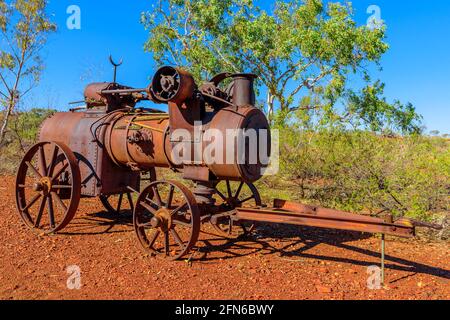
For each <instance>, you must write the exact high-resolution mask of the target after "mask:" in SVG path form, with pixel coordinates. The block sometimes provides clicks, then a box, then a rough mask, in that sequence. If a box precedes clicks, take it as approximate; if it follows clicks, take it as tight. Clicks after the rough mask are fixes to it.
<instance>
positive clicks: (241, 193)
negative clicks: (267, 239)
mask: <svg viewBox="0 0 450 320" xmlns="http://www.w3.org/2000/svg"><path fill="white" fill-rule="evenodd" d="M216 195H217V196H216V198H218V200H219V201H221V202H222V203H223V204H222V206H224V207H225V211H232V210H234V209H236V208H239V207H259V206H261V205H262V202H261V197H260V195H259V192H258V189H256V187H255V186H254V185H253V184H252V183H246V182H242V181H240V182H230V181H229V180H225V181H221V182H219V183H218V184H217V186H216ZM211 225H212V226H213V227H214V229H215V230H216V231H217V232H218V233H219V235H221V236H223V237H225V238H230V239H235V238H238V237H240V236H242V235H244V234H248V233H250V232H251V231H252V230H253V229H254V224H253V223H247V222H239V223H238V224H237V225H236V222H235V221H234V220H233V219H232V218H231V216H222V217H220V218H218V219H216V220H215V223H212V222H211Z"/></svg>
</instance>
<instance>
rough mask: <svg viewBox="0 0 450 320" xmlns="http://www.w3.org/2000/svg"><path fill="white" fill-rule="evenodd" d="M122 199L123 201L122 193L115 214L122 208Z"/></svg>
mask: <svg viewBox="0 0 450 320" xmlns="http://www.w3.org/2000/svg"><path fill="white" fill-rule="evenodd" d="M122 199H123V193H121V194H120V195H119V202H118V203H117V209H116V211H117V212H120V208H121V207H122Z"/></svg>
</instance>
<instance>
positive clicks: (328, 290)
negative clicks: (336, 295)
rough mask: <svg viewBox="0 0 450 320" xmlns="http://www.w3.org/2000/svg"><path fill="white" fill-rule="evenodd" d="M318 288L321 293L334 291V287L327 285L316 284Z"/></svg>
mask: <svg viewBox="0 0 450 320" xmlns="http://www.w3.org/2000/svg"><path fill="white" fill-rule="evenodd" d="M316 290H317V292H319V293H331V292H332V291H333V289H331V288H330V287H326V286H316Z"/></svg>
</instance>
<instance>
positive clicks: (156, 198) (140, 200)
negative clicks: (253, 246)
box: [16, 67, 423, 259]
mask: <svg viewBox="0 0 450 320" xmlns="http://www.w3.org/2000/svg"><path fill="white" fill-rule="evenodd" d="M254 79H255V76H254V75H252V74H230V73H222V74H219V75H217V76H215V77H214V78H213V79H211V80H210V81H209V82H207V83H204V84H202V85H201V86H197V84H196V83H195V81H194V79H193V77H192V76H191V75H190V74H189V73H188V72H186V71H184V70H182V69H178V68H173V67H162V68H161V69H159V70H158V71H157V72H156V74H155V76H154V78H153V81H152V83H151V85H150V86H149V87H147V88H141V89H134V88H130V87H127V86H122V85H119V84H117V83H116V81H115V79H114V81H113V82H111V83H94V84H90V85H88V86H87V88H86V90H85V104H86V107H85V108H83V109H73V110H70V111H68V112H59V113H55V114H54V115H52V116H51V117H49V118H48V119H47V120H45V121H44V123H43V124H42V126H41V129H40V135H39V141H40V142H39V143H37V144H36V145H35V146H33V147H32V148H31V149H30V150H29V151H28V153H27V154H26V155H25V157H24V159H23V161H22V163H21V164H20V166H19V170H18V174H17V181H16V200H17V208H18V211H19V213H20V216H21V218H22V219H23V221H24V222H25V224H26V225H27V226H29V227H30V228H31V229H33V230H36V231H38V232H39V233H44V234H52V233H57V232H58V231H61V230H62V229H63V228H65V227H66V226H67V225H68V224H69V222H70V221H71V220H72V219H73V218H74V216H75V213H76V211H77V208H78V205H79V202H80V199H81V198H89V197H98V198H100V200H101V202H102V203H103V205H104V206H105V208H106V209H107V210H109V211H111V212H113V213H119V212H120V211H121V209H123V208H124V207H125V202H128V207H129V208H130V209H131V210H133V212H134V214H133V225H134V229H135V232H136V235H137V238H138V239H139V242H140V244H141V245H142V246H143V247H144V248H145V250H147V251H148V252H150V253H151V254H152V255H159V256H162V257H165V258H169V259H179V258H181V257H184V256H186V255H187V254H188V253H189V252H190V251H191V250H192V248H193V247H194V246H195V244H196V242H197V240H198V237H199V233H200V229H201V225H202V224H204V223H210V224H211V225H212V226H213V227H214V230H215V231H216V232H217V233H218V234H219V235H221V236H223V237H225V238H235V237H238V236H240V235H242V234H245V233H248V232H251V230H252V228H253V224H254V223H255V222H271V223H284V224H293V225H306V226H314V227H321V228H334V229H343V230H354V231H362V232H370V233H380V234H383V235H384V234H390V235H395V236H401V237H412V236H414V234H415V227H416V226H418V225H423V224H420V223H418V222H415V221H411V220H408V219H404V218H403V219H399V220H397V221H394V220H393V219H392V217H391V216H387V217H386V218H385V219H380V218H374V217H369V216H362V215H356V214H351V213H346V212H340V211H336V210H331V209H324V208H319V207H314V206H307V205H302V204H298V203H292V202H288V201H283V200H275V201H274V203H273V206H271V207H268V206H265V205H263V204H262V202H261V198H260V195H259V193H258V190H257V189H256V187H255V186H254V185H253V183H254V182H255V181H257V180H259V179H260V178H261V177H262V172H263V171H264V164H263V163H262V161H260V159H259V156H258V158H257V161H255V162H252V161H249V159H250V156H251V154H250V153H249V151H248V150H249V149H250V148H247V147H248V146H246V148H245V149H244V151H243V152H238V151H236V150H223V151H224V152H223V153H224V154H229V153H231V154H232V157H231V160H232V161H222V162H217V163H209V162H207V161H205V159H203V155H202V154H198V152H197V153H196V150H198V149H197V147H198V146H199V144H201V145H202V147H207V146H208V144H209V143H210V142H208V141H206V140H205V139H202V138H201V136H202V134H204V132H205V130H207V129H214V130H216V131H218V132H221V133H222V134H223V135H224V136H225V137H227V130H229V129H234V130H243V131H245V130H249V129H254V130H255V132H262V130H268V129H269V124H268V121H267V119H266V117H265V115H264V113H263V112H262V111H261V110H259V109H258V108H256V107H255V92H254V88H253V84H254ZM146 100H148V101H153V102H155V103H160V104H167V109H168V112H167V113H166V112H161V111H159V110H156V109H148V108H141V107H139V106H138V105H137V103H138V102H140V101H146ZM196 124H201V128H202V130H201V131H200V133H199V135H200V138H198V137H197V138H195V137H196V135H195V133H194V131H195V130H196ZM178 129H182V130H184V131H185V132H188V133H191V134H192V135H191V137H194V138H190V139H183V138H180V137H175V136H174V135H173V133H174V131H175V130H178ZM227 138H229V137H227ZM241 138H242V139H245V138H244V137H241ZM229 139H239V137H236V136H233V137H231V138H229ZM257 139H258V146H262V145H267V146H268V145H270V143H271V141H270V139H271V138H270V135H259V134H258V136H257ZM179 144H182V145H183V146H184V147H185V148H184V149H183V150H191V151H192V152H191V153H190V156H189V157H186V155H184V157H183V159H184V160H183V161H182V163H180V162H179V161H176V160H175V159H173V152H172V151H173V149H174V148H175V147H176V146H177V145H179ZM247 144H248V143H247ZM244 145H245V143H244ZM224 148H225V149H226V147H224ZM258 148H259V147H257V149H258ZM268 150H270V148H268ZM241 160H242V161H241ZM155 168H168V169H171V170H173V171H175V172H179V173H180V174H181V175H182V177H183V179H185V180H189V181H191V182H190V183H189V185H190V187H187V185H185V184H182V183H180V182H178V181H166V180H158V178H157V176H156V170H155ZM141 186H143V187H142V188H141Z"/></svg>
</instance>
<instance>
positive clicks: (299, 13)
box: [142, 0, 417, 131]
mask: <svg viewBox="0 0 450 320" xmlns="http://www.w3.org/2000/svg"><path fill="white" fill-rule="evenodd" d="M257 2H258V1H256V0H245V1H240V0H225V1H223V0H169V1H164V0H158V1H157V2H156V4H154V5H153V7H152V10H150V11H148V12H145V13H143V14H142V23H143V24H144V25H145V27H146V28H147V30H148V32H149V38H148V41H147V42H146V44H145V50H146V51H149V52H151V53H152V54H153V57H154V59H155V60H156V61H157V62H158V63H159V64H172V65H179V66H183V67H185V68H187V69H188V70H189V71H190V72H192V73H193V75H194V77H195V78H196V80H197V81H203V80H207V79H210V78H211V77H212V76H213V75H214V74H215V73H218V72H222V71H231V72H242V71H245V72H251V73H255V74H257V75H258V76H259V81H258V82H257V87H258V88H257V89H259V90H258V92H263V91H264V92H267V94H268V99H267V110H268V111H269V115H270V116H271V117H272V116H273V114H274V113H273V111H274V110H275V108H276V107H278V109H280V110H281V113H279V114H278V115H277V116H278V117H279V118H280V117H281V116H284V117H287V116H288V115H289V114H290V113H291V112H293V111H295V110H298V109H305V108H306V109H308V110H309V109H315V110H321V111H322V112H321V113H320V116H319V114H316V117H313V118H311V119H310V121H313V120H314V121H316V123H317V124H319V125H320V124H326V123H330V122H342V123H344V124H348V122H349V121H350V120H349V116H348V114H349V113H351V114H352V118H357V117H359V119H360V120H361V119H362V120H364V121H361V122H360V124H359V125H360V126H362V127H368V128H370V129H380V128H381V127H382V125H383V124H381V125H380V123H379V122H378V120H380V119H383V120H384V119H385V120H387V121H389V122H390V124H391V125H392V127H395V129H399V130H401V131H414V130H415V128H416V125H415V124H413V123H412V122H414V120H416V119H417V116H416V115H415V111H414V108H413V107H412V106H411V105H407V106H406V107H404V106H403V105H401V104H400V103H397V102H395V103H394V104H389V103H387V102H386V101H385V100H383V98H381V97H380V94H378V93H382V90H380V89H382V88H380V84H379V83H375V84H372V83H371V82H370V77H369V75H368V74H367V71H366V70H367V66H368V65H370V64H375V65H377V64H378V63H379V61H380V58H381V57H382V55H383V54H384V53H385V52H386V51H387V50H388V45H387V44H386V43H385V29H384V28H379V29H370V28H368V27H367V26H357V24H356V22H355V21H354V19H353V14H354V13H353V8H352V6H351V3H349V2H345V3H340V2H327V3H326V4H325V3H324V2H323V1H321V0H304V1H298V0H290V1H274V4H273V10H272V12H266V11H265V10H262V9H261V8H260V7H259V6H258V5H257ZM355 75H357V76H358V75H359V76H361V77H362V79H363V80H365V81H366V82H367V88H366V89H365V91H368V90H371V88H374V89H376V90H377V94H371V96H370V97H371V102H374V104H372V105H371V107H370V110H369V108H368V107H367V106H366V105H365V104H364V102H365V101H366V98H367V97H365V96H362V97H361V100H357V99H356V97H355V93H353V92H352V91H351V90H350V88H349V81H348V80H349V78H350V77H353V79H354V76H355ZM305 98H309V104H308V105H307V104H306V102H305ZM350 98H351V99H350ZM349 99H350V101H348V100H349ZM358 104H359V105H358ZM366 112H370V113H371V114H370V116H367V115H366ZM271 120H273V119H271ZM280 120H282V119H280Z"/></svg>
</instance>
